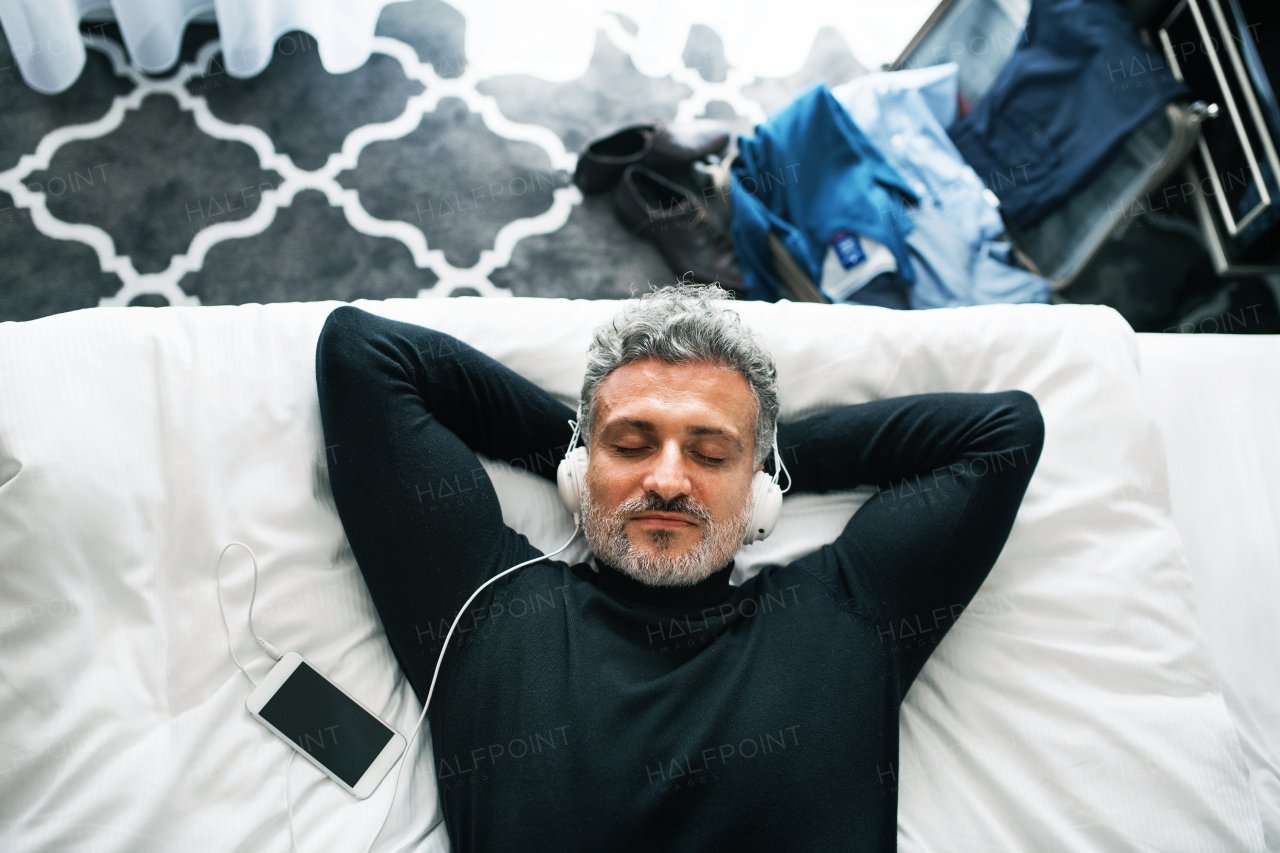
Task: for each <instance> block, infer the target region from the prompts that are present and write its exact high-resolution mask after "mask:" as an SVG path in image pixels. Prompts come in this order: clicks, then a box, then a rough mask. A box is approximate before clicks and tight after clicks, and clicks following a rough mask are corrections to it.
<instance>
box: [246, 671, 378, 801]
mask: <svg viewBox="0 0 1280 853" xmlns="http://www.w3.org/2000/svg"><path fill="white" fill-rule="evenodd" d="M258 715H259V716H260V717H262V718H263V719H264V720H266V721H267V722H269V723H270V724H271V725H273V726H275V727H276V728H277V729H279V730H280V731H281V732H283V733H284V734H285V735H286V736H288V737H289V738H290V739H291V740H292V741H293V742H294V743H296V744H297V745H298V746H300V747H302V748H303V749H305V750H306V751H307V753H308V754H310V755H311V757H312V758H314V759H315V760H316V761H319V762H320V763H321V764H323V765H324V766H325V767H328V768H329V770H330V771H332V773H333V775H335V776H337V777H338V778H339V779H341V780H342V781H343V782H346V783H347V784H348V785H350V786H351V787H353V788H354V787H355V786H356V783H357V782H359V781H360V777H361V776H363V775H364V772H365V771H366V770H368V769H369V765H370V764H372V763H373V761H374V759H375V758H377V757H378V756H379V755H380V754H381V753H382V750H383V747H385V746H386V745H387V741H389V740H391V738H392V737H393V736H394V734H395V733H394V732H392V731H391V729H389V728H387V727H386V726H384V725H383V724H382V723H381V721H379V720H378V719H377V718H376V717H374V716H373V715H371V714H370V713H369V712H368V711H366V710H365V709H364V708H361V707H360V706H359V705H357V704H356V703H355V702H353V701H352V700H351V698H350V697H349V696H347V695H346V694H345V693H343V692H342V691H340V690H338V689H337V688H336V687H334V686H333V685H332V684H330V683H329V682H328V681H326V680H325V678H324V676H322V675H320V673H318V672H316V671H315V670H314V669H312V668H311V667H309V666H307V664H306V662H305V661H304V662H303V663H300V664H298V668H297V669H295V670H294V671H293V673H292V674H291V675H290V676H289V677H288V678H287V679H286V680H285V682H284V684H282V685H280V689H279V690H277V691H276V692H275V695H274V696H272V697H271V698H270V699H269V700H268V701H267V704H265V705H263V706H262V710H261V711H259V712H258Z"/></svg>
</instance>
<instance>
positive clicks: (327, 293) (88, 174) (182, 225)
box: [0, 0, 1280, 333]
mask: <svg viewBox="0 0 1280 853" xmlns="http://www.w3.org/2000/svg"><path fill="white" fill-rule="evenodd" d="M621 23H622V26H623V28H624V30H628V31H633V30H634V27H633V26H632V25H631V24H630V22H628V21H625V20H623V21H622V22H621ZM464 27H465V21H464V20H463V18H462V16H461V14H460V13H458V12H457V11H456V10H454V9H453V8H452V7H450V6H449V5H447V4H445V3H443V2H439V0H414V2H402V3H395V4H393V5H390V6H387V7H386V9H385V10H384V12H383V14H382V17H381V19H380V20H379V24H378V35H380V36H385V37H389V38H392V39H395V40H397V41H398V42H400V43H402V44H403V45H405V46H407V48H408V50H406V51H405V53H404V55H403V57H402V58H397V57H396V56H394V55H390V54H388V53H381V52H378V53H374V54H373V55H372V56H371V58H370V59H369V61H368V62H367V63H366V64H365V65H364V66H363V67H361V68H359V69H357V70H356V71H353V72H351V73H349V74H341V75H333V74H329V73H327V72H325V71H324V69H323V68H322V67H321V65H320V61H319V58H318V55H317V52H316V50H315V43H314V41H313V40H311V39H310V37H309V36H307V35H305V34H303V33H290V34H288V35H286V36H284V37H282V38H281V40H280V41H279V42H278V43H277V46H276V52H275V55H274V56H273V57H272V61H271V63H270V64H269V65H268V66H267V69H266V70H265V71H264V72H263V73H262V74H261V75H260V76H258V77H255V78H252V79H248V80H238V79H235V78H232V77H230V76H228V75H227V74H226V73H225V72H224V71H223V70H222V67H221V61H220V60H221V57H220V55H218V54H217V53H216V49H215V46H214V45H212V44H211V42H213V40H215V39H216V38H217V30H216V28H215V27H213V26H211V25H192V26H191V27H190V28H189V30H188V33H187V38H186V44H185V46H184V52H183V58H182V64H180V65H179V66H178V67H177V68H176V69H174V70H173V71H172V72H170V73H169V74H167V75H162V76H159V77H148V76H146V75H141V74H138V73H136V72H133V71H132V70H131V69H129V68H128V67H127V60H126V58H125V55H124V51H123V47H122V46H121V44H120V41H119V39H118V37H116V38H113V35H114V31H113V27H111V26H110V25H105V26H104V25H92V26H91V25H85V27H84V28H83V29H84V30H85V32H86V34H87V35H89V36H90V37H91V41H93V44H91V45H90V46H91V48H92V49H91V50H89V51H88V62H87V64H86V66H85V70H84V72H83V74H82V75H81V76H80V78H79V80H78V81H77V82H76V83H75V84H74V85H73V86H72V87H71V88H70V89H68V90H67V91H66V92H63V93H62V94H59V95H55V96H46V95H41V94H39V93H36V92H34V91H33V90H31V89H30V88H28V87H27V86H26V85H25V84H24V83H23V82H22V81H21V78H20V77H19V76H18V75H17V74H16V72H15V69H14V68H13V61H12V56H11V55H10V53H9V50H8V47H7V43H6V42H5V41H3V40H0V178H4V177H5V173H6V172H7V173H8V176H9V178H11V179H12V181H13V183H12V185H11V186H10V188H11V189H13V191H14V192H21V189H20V187H26V189H27V190H28V191H29V192H30V194H31V195H30V197H29V199H28V201H27V202H26V203H25V204H24V203H19V201H18V200H15V199H14V197H13V195H11V194H10V193H7V192H4V191H0V320H30V319H35V318H37V317H43V316H47V315H49V314H55V313H59V312H63V311H70V310H74V309H78V308H86V307H92V306H96V305H142V306H156V305H169V304H186V305H219V304H237V303H244V302H280V301H307V300H317V299H341V300H352V299H358V298H371V299H379V298H386V297H392V296H409V297H412V296H419V295H430V296H448V295H460V294H481V295H503V294H505V293H510V294H515V295H519V296H571V297H586V298H618V297H626V296H630V295H631V294H633V293H635V292H638V291H642V290H646V289H648V287H649V285H651V284H662V283H667V282H671V281H673V280H674V279H675V276H674V273H673V272H672V270H671V269H670V268H669V267H668V266H667V265H666V263H665V262H664V261H663V259H662V257H661V256H660V255H659V254H658V252H657V251H656V250H655V249H654V248H653V247H652V246H651V245H649V244H648V243H645V242H643V241H642V240H640V239H638V238H635V237H633V236H631V235H630V234H629V233H628V232H626V231H625V230H624V229H623V228H622V226H620V225H619V224H618V223H617V221H616V220H615V218H614V216H613V215H612V212H611V210H610V205H609V200H608V198H607V197H588V198H586V199H581V197H580V196H579V194H578V193H577V191H576V190H575V189H572V188H571V187H570V180H569V179H570V171H569V170H571V169H572V166H573V159H574V155H575V154H576V153H577V151H578V150H579V149H580V147H581V146H582V144H583V143H584V142H585V141H587V140H588V139H590V138H592V137H593V136H596V135H598V134H600V133H602V132H604V131H607V130H612V129H613V128H615V127H617V126H619V125H621V124H623V123H627V122H634V121H653V120H657V119H668V120H669V119H673V118H674V117H675V116H676V115H677V112H678V111H679V109H680V106H681V104H682V102H687V103H690V104H692V103H701V101H699V100H698V97H699V93H698V92H696V91H695V90H694V88H692V87H691V86H689V85H686V84H685V83H681V82H677V81H676V80H674V79H672V78H671V77H666V78H659V79H654V78H650V77H646V76H644V75H642V74H640V73H639V72H638V71H637V70H636V69H635V67H634V65H633V64H632V62H631V59H630V57H629V56H628V54H627V53H626V51H625V50H624V49H623V48H622V47H620V46H619V45H617V44H615V43H614V41H613V40H612V39H611V38H610V36H609V35H608V34H606V32H605V31H604V30H601V32H600V34H599V37H598V40H597V44H596V51H595V56H594V58H593V60H592V63H591V67H590V68H589V69H588V71H587V72H586V73H585V74H584V75H583V76H582V77H580V78H578V79H576V80H573V81H570V82H567V83H548V82H546V81H543V80H539V79H536V78H534V77H530V76H525V75H506V76H499V77H488V78H481V79H473V78H472V77H471V75H464V72H465V71H466V70H467V62H466V57H465V55H464V48H463V33H464ZM202 45H208V47H206V49H205V50H204V51H203V52H201V51H200V48H201V46H202ZM391 53H392V54H394V53H395V51H394V50H392V51H391ZM113 58H114V60H115V64H114V65H113ZM684 61H685V63H686V66H687V67H688V68H690V69H694V70H696V71H697V72H698V76H696V77H692V79H693V80H694V82H695V83H697V84H698V85H701V82H702V81H706V82H719V81H723V80H724V79H725V73H726V70H727V68H728V66H727V64H726V62H725V58H724V52H723V50H722V48H721V43H720V39H719V37H718V36H717V35H716V34H715V33H714V32H713V31H711V30H710V29H708V28H706V27H703V26H695V27H694V28H693V30H692V32H691V33H690V36H689V42H688V45H687V47H686V50H685V54H684ZM862 73H865V69H864V68H863V67H862V66H861V65H860V64H859V63H858V61H857V60H856V59H855V58H854V56H853V55H852V54H851V53H850V52H849V49H848V46H847V45H846V44H845V42H844V40H843V39H842V38H841V37H840V36H839V35H837V34H836V33H835V31H834V30H822V31H820V32H819V34H818V38H817V39H816V40H815V42H814V45H813V48H812V50H811V52H810V55H809V58H808V59H807V61H806V62H805V65H804V67H803V68H802V69H801V71H800V72H798V73H796V74H794V75H791V76H789V77H786V78H781V79H757V80H755V81H754V82H752V83H750V84H748V85H746V86H743V87H742V89H741V92H742V95H743V96H744V98H745V99H748V100H746V101H740V102H739V104H738V105H739V108H740V109H741V108H742V106H743V103H746V104H748V105H749V106H751V107H752V115H740V114H739V113H738V112H736V111H735V110H734V107H733V106H732V105H730V104H729V103H726V102H725V101H722V100H720V101H717V100H713V101H711V102H710V103H709V104H708V105H707V108H706V112H705V113H704V114H706V115H710V116H713V117H716V118H722V119H726V120H728V121H729V122H730V123H731V124H732V125H733V127H734V129H735V130H736V131H738V132H748V131H749V129H750V128H751V126H752V125H753V123H754V121H755V120H756V119H757V118H758V117H759V116H761V115H763V114H764V113H765V112H767V111H770V110H773V109H776V108H777V107H779V106H781V105H782V104H784V103H786V101H787V100H789V99H790V98H791V97H792V96H794V95H795V94H797V93H798V92H799V91H801V90H802V89H804V88H806V87H807V86H808V85H809V84H811V83H812V82H813V81H814V80H816V79H819V78H821V79H823V80H825V81H826V82H827V83H828V84H829V85H832V86H834V85H837V84H839V83H842V82H844V81H846V80H848V79H851V78H852V77H855V76H857V75H859V74H862ZM682 79H683V78H682ZM118 98H119V99H120V100H116V99H118ZM488 98H492V99H493V102H495V103H496V105H497V108H498V113H499V115H497V116H494V115H489V114H482V111H483V110H484V106H485V103H486V101H487V99H488ZM757 107H758V109H757ZM686 109H688V107H686ZM95 122H99V123H100V126H99V127H97V128H94V129H92V130H91V131H87V132H74V131H73V130H72V128H73V126H76V125H85V124H92V123H95ZM388 122H400V123H401V124H400V125H399V126H398V127H395V128H392V129H384V130H383V131H381V132H378V131H377V130H376V128H375V129H373V130H372V133H373V137H372V138H367V139H366V138H362V135H363V134H365V133H369V132H371V131H370V130H365V131H362V133H361V134H356V135H355V136H353V135H352V134H353V132H354V131H356V130H357V129H361V128H366V129H368V128H370V126H374V125H380V124H382V123H388ZM517 125H518V126H522V127H516V126H517ZM530 126H532V127H534V128H535V132H533V133H529V132H528V129H529V127H530ZM246 128H248V129H250V130H249V131H248V133H246V132H245V129H246ZM73 137H74V138H73ZM530 138H533V139H534V140H535V141H525V140H526V139H530ZM42 140H52V141H54V142H57V143H60V144H58V145H54V146H53V153H52V157H51V159H50V160H49V161H48V163H47V167H43V168H36V167H35V165H34V164H33V162H32V161H31V160H28V161H22V159H21V158H22V157H23V155H32V154H35V153H36V152H37V146H38V145H39V144H40V143H41V141H42ZM360 143H363V144H360ZM46 145H49V142H46ZM0 186H3V184H0ZM40 202H43V206H41V204H40ZM1150 219H1151V221H1149V222H1148V221H1146V220H1145V219H1143V218H1135V220H1134V222H1133V224H1132V227H1130V228H1129V229H1128V231H1127V233H1126V234H1125V236H1124V238H1123V239H1120V240H1116V241H1112V244H1110V245H1109V246H1108V247H1107V249H1106V250H1104V251H1103V252H1102V253H1101V255H1100V256H1099V258H1098V260H1097V262H1095V263H1094V264H1093V265H1092V266H1091V268H1090V269H1089V270H1087V271H1086V273H1085V274H1084V275H1082V276H1081V277H1080V279H1079V280H1078V281H1077V282H1076V283H1074V284H1073V285H1072V286H1071V287H1070V288H1069V289H1068V290H1067V291H1064V292H1063V293H1062V297H1063V298H1065V299H1068V300H1070V301H1079V302H1102V303H1105V304H1109V305H1113V306H1114V307H1116V308H1117V310H1119V311H1120V312H1121V313H1122V314H1123V315H1124V316H1125V317H1126V319H1128V320H1129V321H1130V323H1131V324H1132V325H1133V326H1134V328H1136V329H1138V330H1139V331H1161V330H1178V329H1179V324H1181V330H1182V331H1188V330H1195V331H1209V329H1208V328H1207V327H1206V328H1200V327H1201V326H1206V323H1205V322H1204V318H1205V317H1208V316H1212V315H1213V314H1214V312H1217V314H1218V315H1221V314H1223V313H1224V312H1231V311H1234V310H1237V309H1245V310H1246V311H1248V312H1249V314H1248V316H1249V317H1250V321H1249V323H1247V324H1246V325H1245V326H1244V327H1243V328H1241V327H1239V326H1238V324H1232V326H1233V328H1231V329H1222V331H1237V332H1239V331H1243V332H1271V333H1274V332H1280V312H1278V311H1277V308H1276V296H1275V292H1276V291H1277V290H1280V285H1273V286H1268V284H1267V283H1265V282H1263V281H1261V280H1243V281H1239V282H1226V281H1223V280H1221V279H1218V278H1216V277H1215V276H1213V274H1212V271H1211V269H1210V268H1209V266H1208V260H1207V256H1206V255H1205V253H1204V250H1203V248H1202V247H1201V246H1200V245H1199V242H1198V237H1196V235H1195V234H1194V233H1193V232H1194V229H1189V228H1188V227H1185V226H1187V223H1188V220H1186V218H1185V216H1184V217H1183V219H1182V220H1181V221H1179V219H1178V213H1177V212H1174V213H1173V214H1172V215H1170V213H1169V212H1164V213H1163V214H1162V215H1161V216H1155V215H1152V216H1151V217H1150ZM84 225H89V226H93V228H90V229H86V228H84V227H83V226H84ZM1205 312H1208V313H1205ZM1201 315H1203V316H1201ZM1231 316H1232V317H1234V316H1236V315H1235V314H1231ZM1188 322H1190V329H1188V328H1187V323H1188ZM1197 324H1199V325H1198V326H1197ZM1223 325H1226V324H1223Z"/></svg>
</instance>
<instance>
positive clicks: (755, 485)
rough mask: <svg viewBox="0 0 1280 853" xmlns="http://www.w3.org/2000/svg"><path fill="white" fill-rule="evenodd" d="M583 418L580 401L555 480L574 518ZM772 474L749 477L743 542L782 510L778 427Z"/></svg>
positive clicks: (765, 530)
mask: <svg viewBox="0 0 1280 853" xmlns="http://www.w3.org/2000/svg"><path fill="white" fill-rule="evenodd" d="M581 420H582V405H581V404H579V405H578V420H576V421H569V425H570V426H572V427H573V435H572V436H571V437H570V438H569V449H568V450H566V451H565V454H564V459H563V460H561V462H560V468H559V469H558V470H557V472H556V484H557V486H558V487H559V489H560V500H561V502H563V503H564V506H565V509H567V510H569V512H571V513H573V520H574V522H575V523H576V522H578V521H579V520H580V519H581V518H582V492H583V485H582V483H583V478H585V477H586V476H587V462H588V460H589V458H590V454H589V453H588V451H587V448H585V447H578V446H577V444H578V424H579V423H580V422H581ZM773 468H774V472H773V476H770V475H768V474H766V473H765V472H763V471H757V472H756V473H755V476H753V477H752V478H751V523H750V524H749V525H747V535H746V536H745V537H744V538H743V540H742V544H743V545H750V544H751V543H752V542H755V541H757V540H760V539H764V538H765V537H766V536H768V535H769V534H770V533H772V532H773V528H774V525H776V524H777V523H778V515H779V514H780V513H781V512H782V493H783V491H785V490H784V489H783V488H782V487H780V486H779V485H778V475H779V474H780V473H781V472H782V471H785V470H786V468H785V467H784V466H783V464H782V457H781V456H780V455H779V454H778V430H777V429H776V428H775V429H774V431H773ZM790 488H791V474H790V473H788V474H787V489H790Z"/></svg>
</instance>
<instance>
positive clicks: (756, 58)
mask: <svg viewBox="0 0 1280 853" xmlns="http://www.w3.org/2000/svg"><path fill="white" fill-rule="evenodd" d="M388 2H393V0H212V2H211V0H0V24H3V26H4V31H5V35H6V36H8V40H9V46H10V49H11V50H12V51H13V54H14V60H15V63H16V64H17V66H18V69H19V71H20V72H21V73H22V77H23V79H24V80H26V82H27V83H28V85H30V86H31V87H32V88H33V89H36V90H38V91H41V92H46V93H54V92H61V91H63V90H64V89H66V88H67V87H68V86H70V85H71V84H72V83H74V82H75V80H76V78H77V77H79V76H80V71H81V69H82V68H83V67H84V59H85V54H84V44H83V43H82V41H81V39H80V34H79V29H78V28H79V22H80V19H81V18H82V17H83V16H84V15H85V14H86V13H90V12H103V11H109V12H111V13H113V14H114V17H115V19H116V21H117V22H118V23H119V25H120V32H121V34H122V35H123V38H124V42H125V47H126V48H127V49H128V51H129V55H130V57H131V58H132V60H133V62H134V64H135V65H136V66H137V67H138V68H139V69H141V70H143V71H146V72H149V73H158V72H162V71H165V70H168V69H169V68H171V67H172V66H173V64H174V63H175V62H176V61H177V59H178V51H179V48H180V46H181V43H182V33H183V30H184V29H185V28H186V26H187V24H188V23H189V22H190V21H191V19H192V18H194V17H196V16H197V15H200V14H202V13H208V12H212V13H214V15H215V16H216V19H217V23H218V27H219V31H220V33H221V38H222V47H223V51H224V56H225V60H226V69H227V72H228V73H230V74H232V75H234V76H237V77H251V76H253V75H255V74H257V73H259V72H261V71H262V69H263V68H265V67H266V65H267V63H268V62H269V61H270V59H271V52H272V48H273V46H274V45H275V42H276V40H277V39H278V38H279V37H280V36H281V35H283V34H284V33H286V32H288V31H290V30H303V31H305V32H307V33H309V34H310V35H311V36H312V37H314V38H315V40H316V42H317V44H318V51H319V55H320V61H321V62H322V63H323V64H324V67H325V69H326V70H328V71H330V72H332V73H335V74H338V73H343V72H346V71H353V70H355V69H356V68H359V67H360V66H361V65H363V64H364V62H365V61H366V60H367V59H368V58H369V53H370V51H371V48H372V45H373V31H374V26H375V25H376V23H377V20H378V15H379V13H380V12H381V11H382V7H383V6H385V5H386V4H387V3H388ZM937 3H938V0H893V2H885V0H836V1H835V2H832V0H544V2H537V0H454V3H453V5H454V6H456V7H457V8H458V9H459V10H460V11H461V12H462V13H463V15H464V16H465V17H466V21H467V26H466V57H467V61H468V62H470V63H472V64H474V65H475V66H477V67H478V68H479V69H481V70H482V72H483V73H484V74H485V75H486V76H492V75H495V74H506V73H527V74H533V75H535V76H537V77H541V78H542V79H545V80H553V81H564V80H572V79H573V78H575V77H578V76H580V75H581V74H582V73H583V72H584V71H585V70H586V69H587V65H588V63H589V62H590V61H591V55H592V52H593V50H594V47H595V36H596V30H597V28H598V27H599V26H600V25H601V21H602V20H607V18H605V17H604V15H603V13H605V12H621V13H622V14H624V15H626V16H627V17H629V18H630V19H631V20H632V21H633V22H634V23H636V24H637V25H638V26H639V31H638V32H637V33H635V37H634V48H633V50H632V51H631V56H632V59H633V60H634V62H635V63H636V66H637V68H638V69H639V70H640V71H641V72H643V73H645V74H648V75H650V76H654V77H660V76H664V75H666V74H669V73H671V72H672V71H673V70H674V69H676V68H677V67H679V66H680V58H681V55H682V53H683V51H684V47H685V42H686V40H687V39H688V35H689V28H690V26H692V25H693V24H699V23H700V24H706V25H707V26H710V27H711V28H712V29H713V30H715V31H716V33H718V34H719V35H720V37H721V38H722V39H723V41H724V49H725V58H726V59H727V60H728V62H729V65H731V66H732V67H734V68H736V69H738V70H739V71H741V72H742V73H744V74H747V75H750V76H763V77H782V76H786V75H788V74H792V73H794V72H796V71H798V70H799V69H800V66H801V65H802V64H803V62H804V59H805V57H806V56H807V54H808V52H809V49H810V48H811V47H812V45H813V39H814V36H815V34H816V33H817V31H818V29H819V28H820V27H822V26H823V25H829V26H832V27H835V29H836V30H838V31H839V32H840V33H841V35H843V36H844V38H845V40H846V41H847V42H848V44H849V47H850V48H851V50H852V51H853V53H854V55H855V56H856V57H857V58H858V60H859V61H860V62H861V63H862V64H863V65H864V66H865V67H867V68H869V69H875V68H877V67H879V66H880V65H881V64H882V63H885V62H890V61H892V60H893V59H894V57H896V56H897V54H898V52H899V51H901V50H902V48H903V47H905V46H906V44H907V42H908V41H909V40H910V39H911V36H912V35H913V34H914V33H915V32H916V31H917V30H918V29H919V28H920V25H921V24H923V23H924V21H925V19H926V18H927V17H928V15H929V13H930V12H931V11H932V10H933V8H934V7H935V6H936V5H937Z"/></svg>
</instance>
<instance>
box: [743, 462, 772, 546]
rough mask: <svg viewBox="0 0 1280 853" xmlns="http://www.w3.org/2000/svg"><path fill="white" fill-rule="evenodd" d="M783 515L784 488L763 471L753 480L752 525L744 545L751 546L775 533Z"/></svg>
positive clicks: (758, 472)
mask: <svg viewBox="0 0 1280 853" xmlns="http://www.w3.org/2000/svg"><path fill="white" fill-rule="evenodd" d="M781 513H782V487H781V486H779V485H778V484H777V483H775V482H773V478H772V477H770V476H769V475H768V474H766V473H765V472H763V471H757V472H756V473H755V476H754V477H752V478H751V524H749V525H748V526H747V535H746V536H744V537H743V539H742V544H743V545H750V544H751V543H752V542H757V541H759V540H761V539H764V538H766V537H767V536H768V535H769V534H770V533H772V532H773V528H774V526H775V525H777V523H778V516H779V515H780V514H781Z"/></svg>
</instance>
